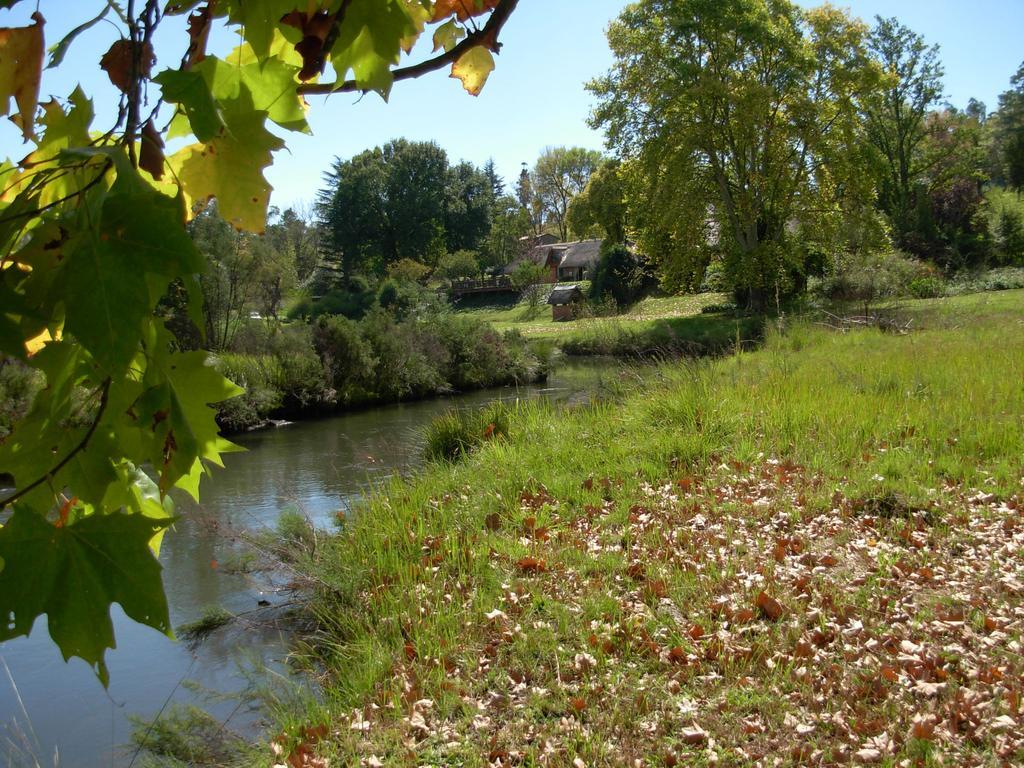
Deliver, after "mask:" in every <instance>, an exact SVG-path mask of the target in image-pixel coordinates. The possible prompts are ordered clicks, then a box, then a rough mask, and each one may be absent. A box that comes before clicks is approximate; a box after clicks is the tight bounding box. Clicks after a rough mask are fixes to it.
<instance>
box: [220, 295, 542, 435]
mask: <svg viewBox="0 0 1024 768" xmlns="http://www.w3.org/2000/svg"><path fill="white" fill-rule="evenodd" d="M253 335H254V336H255V338H252V339H251V340H247V339H246V338H244V337H243V338H242V339H240V340H239V341H237V342H236V348H238V349H240V350H241V351H238V352H230V353H222V354H220V355H218V356H217V365H218V366H219V368H220V370H221V371H222V373H223V374H224V375H225V376H227V377H228V378H229V379H231V380H232V381H234V382H235V383H236V384H238V385H239V386H241V387H243V388H244V389H245V390H246V392H245V394H244V395H241V396H239V397H236V398H234V399H232V400H228V401H226V402H224V403H222V404H221V405H220V406H219V416H218V419H219V421H220V423H221V425H222V426H223V428H224V429H225V430H227V431H231V432H237V431H242V430H246V429H253V428H256V427H259V426H262V425H264V424H266V423H267V422H268V420H270V419H294V418H301V417H305V416H315V415H324V414H328V413H333V412H336V411H339V410H345V409H350V408H359V407H365V406H369V405H375V404H380V403H393V402H399V401H403V400H414V399H418V398H423V397H429V396H433V395H438V394H445V393H448V392H455V391H468V390H473V389H482V388H484V387H495V386H501V385H504V384H514V383H528V382H535V381H539V380H543V379H544V378H545V377H546V376H547V373H548V369H549V365H550V350H549V348H548V347H546V346H543V345H533V346H531V345H528V344H527V342H526V340H525V339H523V337H522V336H520V335H519V334H518V333H516V332H514V331H510V332H505V333H501V332H498V331H496V330H494V329H493V328H491V327H490V326H489V325H487V324H486V323H481V322H478V321H475V320H472V319H470V318H461V317H456V316H454V315H451V314H445V313H441V314H437V315H435V316H433V317H430V318H429V319H415V318H408V319H402V320H399V319H396V318H395V317H393V316H392V315H390V314H389V313H387V312H384V311H383V310H379V309H378V310H374V311H372V312H370V313H369V314H367V315H366V316H365V317H364V318H362V319H361V320H350V319H348V318H345V317H341V316H324V317H320V318H318V319H317V320H315V321H314V322H313V323H312V324H310V325H306V324H293V325H290V326H285V327H283V328H280V329H277V330H276V331H275V332H273V333H271V332H269V331H264V332H263V333H259V334H253ZM247 346H248V347H249V349H251V351H247Z"/></svg>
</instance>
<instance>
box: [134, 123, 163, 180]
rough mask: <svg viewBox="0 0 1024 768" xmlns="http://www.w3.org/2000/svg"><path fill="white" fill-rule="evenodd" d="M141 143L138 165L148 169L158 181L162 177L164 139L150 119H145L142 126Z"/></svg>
mask: <svg viewBox="0 0 1024 768" xmlns="http://www.w3.org/2000/svg"><path fill="white" fill-rule="evenodd" d="M141 143H142V148H141V149H140V150H139V167H140V168H142V169H143V170H145V171H149V173H150V175H151V176H152V177H153V178H154V179H156V180H157V181H160V179H162V178H163V177H164V140H163V139H162V138H161V137H160V132H159V131H158V130H157V129H156V126H154V125H153V121H152V120H147V121H146V124H145V125H144V126H142V142H141Z"/></svg>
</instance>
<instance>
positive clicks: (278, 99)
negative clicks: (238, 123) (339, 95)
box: [195, 48, 309, 133]
mask: <svg viewBox="0 0 1024 768" xmlns="http://www.w3.org/2000/svg"><path fill="white" fill-rule="evenodd" d="M246 54H247V51H245V50H244V49H243V48H236V49H235V50H234V51H233V52H232V53H231V54H230V55H229V57H228V61H224V60H223V59H218V58H217V57H216V56H207V57H206V58H205V59H204V60H203V62H202V63H201V64H199V65H197V66H196V67H195V71H196V72H198V73H199V74H201V75H202V76H203V78H204V79H205V80H206V83H207V84H208V85H209V87H210V92H211V93H212V94H213V97H214V98H216V99H217V100H218V101H220V102H231V101H237V100H238V99H240V98H242V97H243V92H244V93H245V94H247V95H248V97H249V98H251V99H252V106H253V109H255V110H256V111H257V112H266V113H267V117H268V118H269V119H270V120H272V121H273V122H275V123H277V124H278V125H280V126H281V127H282V128H287V129H289V130H293V131H304V132H306V133H308V132H309V125H308V124H307V123H306V108H305V103H304V102H303V100H302V98H301V97H300V96H299V95H298V94H297V93H296V91H295V88H296V86H297V85H298V83H297V81H296V79H295V76H296V74H297V73H298V71H299V69H298V67H294V66H291V65H288V64H286V63H284V62H282V61H281V60H280V59H278V58H276V57H275V58H272V59H269V60H267V61H266V62H262V63H261V62H258V61H256V60H255V58H253V57H251V56H248V55H246ZM250 59H251V60H250Z"/></svg>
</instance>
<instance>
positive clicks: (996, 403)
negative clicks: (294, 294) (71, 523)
mask: <svg viewBox="0 0 1024 768" xmlns="http://www.w3.org/2000/svg"><path fill="white" fill-rule="evenodd" d="M664 309H665V307H661V309H660V310H657V311H661V310H664ZM902 312H904V313H905V317H906V319H908V320H911V321H912V322H911V325H910V327H911V328H912V329H913V330H912V331H911V332H909V333H906V334H895V333H883V332H881V331H879V330H875V329H865V330H855V331H849V332H838V331H835V330H832V329H829V328H826V327H824V326H822V325H819V324H817V323H816V322H814V321H813V319H807V320H802V321H797V322H788V323H786V324H785V327H782V328H779V327H778V324H777V323H776V324H773V325H772V327H771V329H770V330H769V331H768V333H767V338H766V339H765V342H764V344H763V345H762V347H761V348H759V349H758V350H756V351H752V352H748V351H742V350H741V351H739V352H738V354H736V355H733V356H731V357H728V358H719V359H711V360H704V361H697V362H692V361H691V362H678V363H674V364H671V365H661V366H653V367H643V368H636V369H632V370H629V371H627V372H626V373H625V374H624V375H623V377H622V380H621V382H620V383H618V384H616V385H613V386H611V387H610V388H609V390H608V391H607V392H606V393H605V395H604V396H603V397H602V398H599V399H598V400H596V401H594V402H592V403H590V404H589V405H587V406H585V407H576V408H569V409H567V408H557V407H554V406H547V405H544V404H539V403H532V404H524V405H521V406H518V407H515V408H513V410H512V411H511V412H510V413H509V414H507V421H508V435H507V437H503V438H500V439H490V440H487V441H484V443H483V447H482V448H480V449H479V450H477V451H475V452H473V453H472V454H470V455H469V456H467V457H465V458H464V459H463V460H462V461H460V462H457V463H455V464H446V463H440V464H433V465H429V466H428V468H427V469H426V470H424V471H423V472H422V473H421V474H420V475H419V476H417V477H415V478H412V479H407V480H395V481H394V482H392V483H391V484H390V485H389V486H388V487H386V488H384V489H382V490H381V491H380V492H378V493H377V494H375V495H374V496H373V497H372V498H370V499H369V500H368V501H367V502H366V503H365V504H364V505H363V507H362V508H361V509H360V510H359V511H358V512H357V513H356V514H355V515H353V516H352V517H351V518H350V519H349V520H348V521H346V523H345V525H344V527H343V529H342V531H341V532H340V533H339V534H338V535H336V536H334V537H332V538H329V539H326V540H323V539H320V540H318V541H317V543H316V544H315V546H307V547H306V549H305V550H304V551H302V552H301V553H299V554H297V558H298V559H297V561H296V563H297V567H299V569H300V570H303V569H304V570H305V571H306V573H307V578H308V580H309V584H310V585H311V586H310V588H311V589H312V591H313V593H314V595H315V598H314V605H315V610H316V615H317V616H318V618H319V621H320V630H319V632H318V633H317V634H316V635H315V636H314V637H313V638H312V639H311V641H310V643H309V646H308V648H307V649H306V651H305V653H303V654H298V655H297V656H296V658H297V660H298V661H299V662H300V663H304V664H305V665H306V668H307V670H308V671H309V674H311V675H313V676H314V677H315V679H316V682H317V688H318V690H319V691H320V694H319V696H318V697H316V698H314V697H312V696H308V697H306V699H305V700H304V703H303V704H302V705H301V706H297V705H295V704H292V705H290V706H284V705H282V706H281V707H280V709H279V710H278V711H277V714H278V716H279V717H280V720H281V726H282V729H283V731H284V734H283V735H282V736H281V737H279V738H278V739H277V740H276V741H275V742H274V745H273V747H274V750H275V754H276V755H277V758H276V761H277V762H285V761H286V760H287V758H288V756H289V755H300V757H301V755H303V754H306V753H308V754H309V755H310V756H311V755H314V754H316V755H320V756H322V757H324V758H328V759H329V760H330V763H331V764H332V765H364V766H380V765H410V766H415V765H435V766H439V765H445V766H456V765H457V766H480V768H484V766H511V765H521V766H572V767H573V768H581V767H586V766H675V765H680V766H682V765H687V766H691V765H693V766H703V765H727V766H754V765H773V766H774V765H835V764H843V765H846V764H874V765H885V766H896V765H900V766H902V765H907V766H910V765H926V766H938V765H950V766H952V765H956V766H965V765H976V766H999V765H1021V764H1024V683H1022V676H1024V647H1022V631H1024V386H1022V382H1024V291H1007V292H1003V293H1000V294H976V295H971V296H963V297H958V298H955V299H941V300H933V301H921V302H912V303H909V304H907V305H905V306H904V308H903V310H902ZM637 321H638V322H644V321H645V320H642V319H639V318H638V320H637ZM266 754H267V755H268V759H269V754H270V750H267V753H266ZM302 759H305V758H302ZM310 759H311V760H312V759H313V758H312V757H310ZM301 764H303V765H306V764H307V763H301ZM308 764H309V765H314V764H315V763H312V762H310V763H308Z"/></svg>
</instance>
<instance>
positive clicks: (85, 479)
mask: <svg viewBox="0 0 1024 768" xmlns="http://www.w3.org/2000/svg"><path fill="white" fill-rule="evenodd" d="M28 5H29V4H28V3H25V4H24V5H23V6H20V5H19V3H18V1H17V0H7V1H6V2H3V3H0V12H2V13H4V14H7V13H18V12H20V11H21V8H22V7H25V6H28ZM515 6H516V0H474V2H473V3H472V4H471V5H466V4H465V3H461V4H458V5H457V6H456V5H455V4H453V3H452V2H450V1H449V0H436V2H431V1H430V0H424V1H422V2H421V1H419V0H417V1H416V2H405V1H404V0H310V2H305V1H303V2H290V1H289V0H245V2H242V1H241V0H224V1H223V2H216V3H214V2H208V3H203V2H185V3H171V4H166V3H164V2H163V1H162V0H134V1H133V2H128V3H116V2H110V3H106V2H96V3H82V4H68V5H67V7H66V8H65V9H63V12H65V13H68V14H79V13H80V14H81V17H82V19H83V20H84V23H83V24H82V25H80V26H77V27H75V28H74V30H73V32H72V33H71V34H70V35H69V36H68V37H67V38H66V39H65V40H63V41H59V42H58V43H57V44H56V45H54V46H52V54H51V64H52V66H55V67H58V68H59V67H65V68H70V67H74V68H80V67H82V66H83V62H82V60H81V58H80V56H77V55H75V54H77V51H73V52H72V54H71V55H69V56H66V54H67V53H68V49H69V46H70V47H73V45H74V38H75V36H76V35H77V34H79V33H80V32H81V31H82V30H84V29H87V28H88V27H89V26H93V27H95V29H94V32H96V31H99V32H102V31H103V30H106V31H107V32H108V33H109V34H110V35H111V43H110V48H109V50H108V51H107V52H106V53H105V54H104V56H103V57H102V59H101V60H100V61H99V62H97V65H98V66H100V67H102V69H103V70H104V72H105V73H106V75H107V76H108V78H109V81H110V84H111V87H112V88H113V89H116V90H115V93H116V94H117V97H118V98H119V100H120V104H119V109H118V110H117V111H116V117H115V118H114V120H113V121H112V123H111V124H108V125H94V124H93V123H94V117H95V114H94V110H93V107H92V102H91V100H90V99H89V98H88V97H87V95H86V94H85V93H84V92H83V91H82V89H76V90H75V91H74V92H73V93H72V94H71V95H70V96H69V97H68V98H67V99H52V98H49V96H47V99H46V100H45V101H43V102H40V100H39V91H40V79H41V75H42V68H43V63H44V55H45V53H46V50H47V45H46V41H45V39H44V29H45V20H44V19H43V17H42V16H41V15H40V14H39V13H38V11H36V12H32V11H31V10H29V11H28V12H27V13H26V14H25V15H24V16H23V17H22V22H21V23H22V26H13V24H17V23H19V22H17V21H15V22H8V23H9V24H12V26H9V27H6V28H3V29H0V41H2V43H0V47H2V55H0V114H8V112H9V110H10V109H11V102H12V101H13V103H14V105H15V107H14V112H15V114H14V116H13V117H14V121H15V124H16V125H17V126H18V128H19V130H20V131H21V132H22V134H23V136H24V138H25V140H26V142H28V143H29V144H30V146H29V147H28V150H27V152H19V157H21V158H22V159H20V160H14V161H11V160H7V161H5V162H3V163H2V164H0V174H2V176H3V185H2V188H0V355H2V356H3V357H4V358H5V359H16V360H19V361H21V363H22V364H24V365H28V366H30V367H32V368H33V369H35V370H36V371H38V372H39V373H40V375H41V376H42V377H44V378H45V380H46V386H45V387H44V388H43V389H42V390H41V391H40V392H39V393H38V395H37V396H36V397H35V399H34V402H33V404H32V407H31V409H30V410H29V412H28V413H27V414H26V415H25V416H24V417H22V418H20V419H19V420H18V421H17V423H15V424H14V425H13V429H12V431H11V432H10V433H9V434H7V435H5V436H4V437H3V439H2V441H0V468H2V471H3V472H4V473H5V474H6V476H7V477H8V478H13V483H14V489H13V490H7V491H5V492H4V495H3V496H2V497H0V520H3V523H2V525H0V616H2V617H3V621H2V622H0V641H3V640H7V639H9V638H12V637H16V636H19V635H27V634H28V633H29V632H30V631H32V628H33V625H34V624H35V622H36V620H37V619H38V618H39V617H40V616H42V615H43V614H45V615H46V617H47V623H48V628H49V632H50V636H51V637H52V638H53V640H54V641H55V642H56V644H57V645H58V646H59V647H60V650H61V653H62V654H63V655H64V657H65V658H70V657H71V656H79V657H81V658H83V659H84V660H85V661H86V662H87V663H89V664H90V665H92V666H93V667H94V669H95V670H96V672H97V674H98V675H99V676H100V678H101V680H103V681H104V683H105V682H106V680H107V671H106V667H105V666H104V654H105V651H106V649H108V648H112V647H113V646H114V634H113V624H112V622H111V613H110V608H111V605H112V604H113V603H115V602H116V603H119V604H120V606H121V608H122V609H123V611H124V613H125V614H126V615H127V616H129V617H131V618H132V619H134V620H136V621H139V622H142V623H145V624H147V625H149V626H152V627H155V628H156V629H158V630H159V631H162V632H167V633H170V631H171V630H170V619H169V614H168V607H167V601H166V599H165V597H164V593H163V589H162V584H161V575H160V564H159V563H158V561H157V560H156V558H155V556H154V553H155V551H156V549H157V548H158V546H159V542H160V537H161V535H162V534H163V532H164V530H165V529H166V528H167V527H168V526H169V525H170V524H171V522H172V521H173V519H174V518H173V504H172V502H171V497H170V492H171V490H172V489H175V488H177V489H180V490H181V491H184V492H186V493H189V494H191V495H192V496H197V495H198V491H199V483H200V479H201V477H202V476H203V475H204V473H205V472H206V470H207V467H208V466H209V465H211V464H219V463H220V461H221V459H220V457H221V454H223V453H224V452H225V451H229V450H232V446H231V445H230V443H228V442H227V441H225V440H224V439H223V438H221V437H220V436H219V435H218V432H217V426H216V423H215V421H214V410H213V408H212V407H211V406H210V404H211V403H216V402H219V401H221V400H224V399H226V398H229V397H232V396H234V395H236V394H238V393H239V390H238V389H237V387H235V386H234V385H232V384H231V383H230V382H228V381H227V380H225V379H224V378H223V377H222V376H220V375H219V374H218V373H217V372H216V370H215V369H214V368H213V367H212V366H211V365H210V362H209V360H208V358H207V356H206V354H205V353H204V352H201V351H181V350H180V349H179V347H178V346H177V345H176V344H175V343H174V338H173V336H172V334H171V332H170V331H169V330H168V328H167V327H166V326H165V324H164V322H163V318H161V317H159V316H158V315H157V314H155V312H154V310H155V309H156V307H157V305H158V303H159V302H160V300H161V299H162V298H163V297H164V296H165V294H167V293H168V290H169V289H173V290H175V291H176V292H178V293H181V294H183V295H184V297H185V303H186V305H187V306H188V307H189V309H190V311H191V316H192V318H193V322H194V325H196V326H197V327H202V326H203V325H204V324H205V322H204V320H203V318H202V316H201V309H202V291H201V288H200V285H199V280H198V279H197V275H199V274H200V273H202V272H203V271H204V269H206V267H207V263H206V259H204V257H203V254H202V253H201V252H200V250H199V249H197V248H196V246H195V244H194V243H193V241H192V239H191V238H190V237H189V234H188V232H187V231H186V222H187V220H188V219H189V218H190V216H191V215H193V214H194V212H195V211H196V210H197V209H201V208H202V206H203V204H205V203H206V202H207V201H208V200H210V199H211V198H216V200H217V208H218V213H219V214H220V216H222V217H223V219H224V220H225V221H227V222H229V223H230V224H231V225H232V226H234V227H235V228H237V229H241V230H248V231H253V232H256V233H259V232H261V231H262V230H263V228H264V225H265V223H266V213H267V203H268V200H269V195H270V191H271V188H270V185H269V184H268V183H267V181H266V179H265V178H264V177H263V170H264V169H265V168H266V167H267V166H268V165H270V163H271V162H272V161H273V152H274V151H276V150H279V149H281V148H282V147H283V146H284V141H283V140H282V139H281V138H279V137H278V136H277V135H276V134H275V133H274V132H272V131H271V130H268V124H270V123H273V124H274V125H276V126H277V127H276V128H275V129H274V130H276V131H278V132H279V133H281V132H284V131H308V130H309V127H308V125H307V124H306V120H305V109H306V105H305V102H304V100H303V98H302V96H303V94H313V93H321V94H328V93H336V92H345V91H349V92H351V91H360V92H369V91H375V92H377V93H379V94H381V95H382V96H384V97H386V96H387V94H388V93H389V91H390V89H391V87H392V84H393V83H394V82H396V81H399V80H404V79H409V78H414V77H418V76H420V75H423V74H425V73H427V72H431V71H435V70H438V69H441V68H444V67H450V70H451V74H452V75H453V76H454V77H456V78H458V79H459V80H461V82H462V84H463V86H464V87H465V88H466V90H467V91H469V92H470V93H474V94H475V93H479V91H480V89H481V88H482V86H483V84H484V81H485V80H486V78H487V75H488V73H489V72H490V71H491V69H493V65H494V60H493V56H492V53H493V52H494V51H497V50H498V47H499V45H498V35H499V32H500V31H501V29H502V27H503V25H504V23H505V21H506V20H507V19H508V17H509V14H510V13H511V12H512V11H513V9H514V8H515ZM12 8H13V11H12V10H11V9H12ZM28 13H31V18H28ZM183 14H185V15H187V16H188V20H187V24H186V23H185V20H184V19H180V18H179V19H178V22H179V23H178V25H177V34H175V32H174V27H173V25H172V27H171V28H170V29H169V30H168V33H167V34H166V35H165V34H164V25H165V22H168V21H169V20H173V17H174V16H175V15H179V16H180V15H183ZM9 18H10V17H6V18H4V20H5V21H7V19H9ZM90 19H91V20H90ZM221 21H226V23H227V24H228V26H229V28H231V30H232V31H237V32H238V33H239V37H238V42H239V43H240V44H239V46H238V47H237V48H236V49H235V50H234V51H229V52H225V51H222V52H219V53H221V54H223V55H217V54H218V52H217V51H214V50H212V49H208V42H209V41H210V39H211V36H210V31H211V29H213V27H214V26H215V25H219V24H220V22H221ZM100 22H104V23H103V24H100ZM429 25H436V26H435V27H433V30H434V31H435V32H437V33H438V34H437V35H436V37H437V39H436V40H435V49H436V50H438V51H439V52H437V53H435V54H431V55H429V56H428V57H426V58H423V60H421V61H417V62H415V63H412V64H409V65H408V66H401V64H402V63H403V61H402V57H403V55H404V53H405V54H410V55H413V56H414V57H419V56H418V54H416V53H415V50H416V49H415V48H414V45H415V42H416V40H417V38H419V37H420V36H421V35H422V34H424V32H427V36H428V37H430V36H432V35H431V34H430V32H429V31H428V30H429V29H430V28H431V27H430V26H429ZM158 45H159V46H160V50H159V51H157V50H156V47H157V46H158ZM164 46H166V48H165V47H164ZM441 49H443V50H441ZM403 52H404V53H403ZM168 64H169V65H170V66H168ZM328 64H330V70H328V69H327V65H328ZM325 72H330V73H331V74H330V75H326V76H325ZM168 138H176V139H184V141H181V142H180V144H181V145H182V146H181V148H180V149H178V150H177V151H176V152H174V154H172V155H170V156H166V155H165V154H164V147H165V140H166V139H168ZM0 362H2V361H0ZM142 467H146V468H147V469H146V470H145V471H143V469H142Z"/></svg>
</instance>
